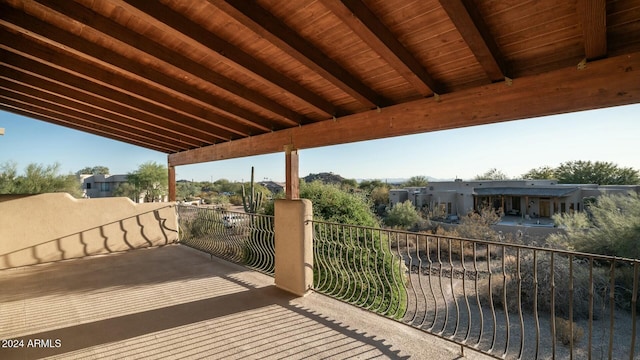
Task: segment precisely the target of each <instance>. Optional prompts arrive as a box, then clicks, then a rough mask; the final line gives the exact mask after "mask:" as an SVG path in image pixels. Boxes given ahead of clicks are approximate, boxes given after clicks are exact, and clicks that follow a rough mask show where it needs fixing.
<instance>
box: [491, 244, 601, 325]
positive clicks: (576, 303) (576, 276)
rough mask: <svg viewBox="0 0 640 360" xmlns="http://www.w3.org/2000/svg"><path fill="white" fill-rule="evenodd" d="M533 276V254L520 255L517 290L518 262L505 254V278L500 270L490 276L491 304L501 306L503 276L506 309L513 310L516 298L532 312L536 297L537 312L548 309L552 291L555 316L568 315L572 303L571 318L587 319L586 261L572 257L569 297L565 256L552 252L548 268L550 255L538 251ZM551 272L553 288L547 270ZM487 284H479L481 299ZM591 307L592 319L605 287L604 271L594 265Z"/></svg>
mask: <svg viewBox="0 0 640 360" xmlns="http://www.w3.org/2000/svg"><path fill="white" fill-rule="evenodd" d="M536 263H537V269H536V272H537V279H534V261H533V254H532V253H531V252H528V253H526V254H521V255H520V281H521V283H520V289H519V288H518V282H519V279H518V271H517V270H518V264H517V261H516V257H515V255H513V254H511V255H507V258H506V259H505V273H506V277H505V276H503V275H502V269H500V270H498V271H495V272H494V275H493V278H492V286H491V295H492V296H491V298H492V299H493V302H494V305H497V306H504V293H503V283H504V282H505V279H506V300H507V304H506V305H507V308H508V309H509V311H517V309H518V299H519V298H520V301H521V303H522V308H523V310H528V311H530V312H533V310H534V302H535V299H536V297H537V307H538V311H540V312H546V313H550V312H551V299H552V293H553V294H554V311H555V314H556V315H558V316H563V317H569V304H570V302H573V303H572V306H573V317H574V319H583V318H588V316H589V289H590V287H591V283H590V281H589V263H588V262H586V261H585V260H582V259H574V260H573V272H572V273H573V296H571V292H570V286H569V279H570V267H569V260H568V258H567V257H564V256H560V255H556V256H555V258H554V264H553V268H552V267H551V255H550V254H549V253H539V254H538V256H537V260H536ZM552 271H553V285H554V286H553V287H552V281H551V272H552ZM536 280H537V292H536V286H535V285H536ZM486 285H487V286H483V287H482V288H483V293H482V294H481V296H482V298H483V299H484V300H485V301H488V300H489V299H490V297H489V294H488V291H489V288H488V284H486ZM593 288H594V295H593V304H594V305H593V306H594V318H596V317H597V315H598V314H597V312H596V311H595V309H597V308H599V307H600V306H601V305H602V304H603V302H604V301H605V299H604V296H603V295H605V294H604V292H605V291H606V289H607V276H606V271H605V270H603V269H601V268H598V267H594V269H593Z"/></svg>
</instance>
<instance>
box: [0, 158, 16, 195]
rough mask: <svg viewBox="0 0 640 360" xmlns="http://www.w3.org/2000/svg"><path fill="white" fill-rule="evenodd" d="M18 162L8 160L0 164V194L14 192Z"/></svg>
mask: <svg viewBox="0 0 640 360" xmlns="http://www.w3.org/2000/svg"><path fill="white" fill-rule="evenodd" d="M17 176H18V164H16V163H15V162H13V161H8V162H5V163H3V164H2V165H0V194H15V192H14V191H15V190H14V189H15V187H16V177H17Z"/></svg>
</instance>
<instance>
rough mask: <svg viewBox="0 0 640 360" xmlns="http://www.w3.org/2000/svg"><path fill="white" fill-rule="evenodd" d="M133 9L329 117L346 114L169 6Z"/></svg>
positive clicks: (144, 4)
mask: <svg viewBox="0 0 640 360" xmlns="http://www.w3.org/2000/svg"><path fill="white" fill-rule="evenodd" d="M124 1H126V3H127V4H128V5H129V6H131V8H132V10H135V11H137V12H136V13H137V14H139V15H140V16H142V17H151V18H153V19H155V20H157V21H160V22H161V23H162V24H164V25H165V26H167V27H168V28H169V29H173V30H174V31H177V32H179V33H181V34H183V35H184V36H186V37H188V38H190V39H193V40H195V41H197V42H199V43H201V44H203V45H204V46H206V47H207V48H208V49H210V50H211V52H210V56H212V57H213V58H214V59H218V60H221V61H224V62H225V63H228V64H229V65H231V66H233V67H235V68H236V69H239V70H242V71H244V72H246V73H247V74H248V75H249V76H252V77H256V76H257V77H260V78H262V79H263V80H265V81H268V82H270V83H272V84H274V85H276V86H278V87H279V88H280V90H282V91H286V92H288V93H290V94H291V95H293V96H295V97H297V98H298V99H300V100H302V101H304V102H305V103H307V104H308V105H309V106H312V107H314V108H316V109H317V110H319V111H321V112H322V113H324V114H325V115H326V116H327V117H331V116H333V115H335V116H338V115H343V114H344V113H345V112H344V110H341V109H340V108H338V107H336V106H334V105H333V104H331V102H329V101H327V100H325V99H323V98H322V97H320V96H318V95H317V94H315V93H313V92H311V91H309V90H308V89H306V88H304V87H303V86H301V85H300V84H298V83H296V82H295V81H292V80H291V79H289V78H287V77H285V76H282V74H280V73H278V72H277V71H275V70H274V69H272V68H270V67H268V66H266V65H264V64H262V63H261V62H259V61H257V60H256V59H254V58H253V57H251V56H250V55H249V54H247V53H245V52H243V51H241V50H239V49H238V48H236V47H235V46H233V45H231V44H229V43H228V42H226V41H224V40H223V39H221V38H220V37H218V36H216V35H215V34H211V33H208V32H206V31H203V29H202V28H201V27H199V26H197V25H196V24H194V23H193V22H191V21H190V20H189V19H187V18H185V17H184V16H182V15H180V14H177V13H176V12H175V11H173V10H171V9H170V8H169V7H167V6H165V5H162V4H159V3H155V2H150V1H147V0H124Z"/></svg>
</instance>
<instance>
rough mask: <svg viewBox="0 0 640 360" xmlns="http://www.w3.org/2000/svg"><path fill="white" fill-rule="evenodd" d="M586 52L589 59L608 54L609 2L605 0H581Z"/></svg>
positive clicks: (580, 7) (579, 3)
mask: <svg viewBox="0 0 640 360" xmlns="http://www.w3.org/2000/svg"><path fill="white" fill-rule="evenodd" d="M578 13H579V14H580V18H581V20H582V33H583V36H584V53H585V57H586V58H587V60H595V59H599V58H602V57H605V56H606V55H607V4H606V1H605V0H579V1H578Z"/></svg>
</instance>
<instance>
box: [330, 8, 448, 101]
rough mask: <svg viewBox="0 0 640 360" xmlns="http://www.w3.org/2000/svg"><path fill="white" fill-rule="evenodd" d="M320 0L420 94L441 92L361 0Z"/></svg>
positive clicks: (437, 84)
mask: <svg viewBox="0 0 640 360" xmlns="http://www.w3.org/2000/svg"><path fill="white" fill-rule="evenodd" d="M322 3H323V4H324V5H325V6H326V7H327V8H328V9H329V10H331V12H333V13H334V14H335V15H336V16H337V17H339V18H340V20H342V22H344V23H345V24H346V25H348V26H349V27H350V28H351V30H353V32H354V33H356V34H357V35H358V36H359V37H360V38H361V39H362V40H363V41H364V42H366V43H367V44H368V45H369V46H370V47H371V48H372V49H373V50H374V51H376V52H377V53H378V54H379V55H380V56H381V57H382V58H383V59H385V60H386V61H387V62H388V63H389V64H390V65H391V66H392V67H393V68H394V69H396V71H397V72H398V73H399V74H400V75H402V77H404V78H405V79H406V80H407V81H408V82H409V83H410V84H411V85H413V87H414V88H415V89H416V90H417V91H418V92H419V93H420V94H421V95H423V96H430V95H433V93H434V92H435V93H438V94H443V93H444V92H445V90H444V87H443V86H442V85H441V84H439V83H438V82H437V81H435V80H434V79H433V78H432V77H431V75H429V73H428V72H427V70H426V69H425V68H424V67H423V66H422V64H420V62H419V61H418V60H417V59H416V58H415V57H414V56H413V55H412V54H411V53H410V52H409V50H407V48H405V47H404V45H402V44H401V43H400V41H398V38H397V37H396V36H395V35H394V34H393V33H391V31H389V29H388V28H387V27H386V26H385V25H384V24H383V23H382V22H381V21H380V20H379V19H378V18H377V17H376V15H375V14H374V13H373V12H371V10H369V8H368V7H367V6H366V5H365V4H364V3H362V1H360V0H345V1H341V0H322Z"/></svg>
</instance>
